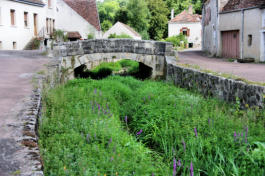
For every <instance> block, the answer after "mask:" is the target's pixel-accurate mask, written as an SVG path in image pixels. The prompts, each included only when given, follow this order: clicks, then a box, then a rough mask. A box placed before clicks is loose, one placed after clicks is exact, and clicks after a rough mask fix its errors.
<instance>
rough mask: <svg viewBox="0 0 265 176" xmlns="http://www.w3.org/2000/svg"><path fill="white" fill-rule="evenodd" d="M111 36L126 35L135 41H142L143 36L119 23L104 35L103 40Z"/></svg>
mask: <svg viewBox="0 0 265 176" xmlns="http://www.w3.org/2000/svg"><path fill="white" fill-rule="evenodd" d="M111 34H116V35H121V34H126V35H129V36H131V37H132V38H133V39H135V40H141V39H142V37H141V35H140V34H139V33H137V32H136V31H135V30H134V29H133V28H131V27H130V26H128V25H126V24H123V23H121V22H119V21H118V22H117V23H115V24H114V25H113V26H112V27H111V28H110V29H109V30H108V31H106V32H105V33H104V34H103V38H105V39H107V38H108V37H109V36H110V35H111Z"/></svg>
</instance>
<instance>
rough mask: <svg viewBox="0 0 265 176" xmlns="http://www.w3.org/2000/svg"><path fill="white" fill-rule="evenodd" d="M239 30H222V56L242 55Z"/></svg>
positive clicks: (233, 56) (235, 56)
mask: <svg viewBox="0 0 265 176" xmlns="http://www.w3.org/2000/svg"><path fill="white" fill-rule="evenodd" d="M239 50H240V46H239V31H238V30H235V31H223V32H222V56H223V57H224V58H234V59H237V58H239V57H240V52H239Z"/></svg>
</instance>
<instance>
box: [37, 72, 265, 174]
mask: <svg viewBox="0 0 265 176" xmlns="http://www.w3.org/2000/svg"><path fill="white" fill-rule="evenodd" d="M264 117H265V112H264V110H259V109H256V110H253V109H252V110H251V109H248V110H240V109H239V105H231V104H227V103H225V102H222V101H219V100H216V99H214V98H204V97H202V96H201V95H199V94H196V93H194V92H190V91H187V90H184V89H181V88H177V87H175V86H174V85H171V84H169V83H165V82H159V81H151V80H145V81H140V80H136V79H135V78H132V77H120V76H109V77H107V78H105V79H102V80H92V79H75V80H72V81H69V82H68V83H67V84H65V85H61V86H59V87H58V88H55V89H53V90H50V91H49V92H45V93H44V95H43V118H42V121H41V122H40V126H39V135H40V139H39V145H40V151H41V155H42V158H43V162H44V173H45V175H49V176H53V175H54V176H63V175H69V176H117V175H119V176H131V175H136V176H153V175H154V176H170V175H173V176H174V175H192V174H194V175H195V176H197V175H209V176H215V175H222V176H223V175H238V176H242V175H249V176H250V175H253V176H259V175H260V176H262V175H264V174H265V164H264V163H265V119H264Z"/></svg>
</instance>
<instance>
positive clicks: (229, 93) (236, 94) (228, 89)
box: [166, 57, 265, 108]
mask: <svg viewBox="0 0 265 176" xmlns="http://www.w3.org/2000/svg"><path fill="white" fill-rule="evenodd" d="M166 67H167V73H166V78H167V80H168V81H173V82H174V84H175V85H177V86H180V87H182V88H187V89H195V90H197V91H198V92H200V93H202V94H203V95H204V96H214V97H217V98H219V99H221V100H224V101H227V102H232V103H235V102H236V100H239V101H240V104H241V107H254V106H257V107H260V108H264V107H265V97H264V96H265V87H263V86H258V85H252V84H247V83H245V82H242V81H236V80H233V79H227V78H224V77H220V76H215V75H213V74H210V73H205V72H201V71H198V70H195V69H191V68H186V67H182V66H179V65H176V61H175V59H174V57H166Z"/></svg>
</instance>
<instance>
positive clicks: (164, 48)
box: [54, 39, 176, 57]
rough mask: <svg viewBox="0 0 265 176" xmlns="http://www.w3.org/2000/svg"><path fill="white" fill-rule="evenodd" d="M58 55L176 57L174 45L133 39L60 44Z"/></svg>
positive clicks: (57, 45)
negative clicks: (117, 54)
mask: <svg viewBox="0 0 265 176" xmlns="http://www.w3.org/2000/svg"><path fill="white" fill-rule="evenodd" d="M54 47H55V48H56V49H55V51H56V53H55V54H56V55H59V56H63V57H65V56H76V55H85V54H94V53H135V54H145V55H157V56H175V55H176V52H175V51H174V50H173V45H172V43H169V42H157V41H149V40H132V39H95V40H83V41H76V42H64V43H58V44H56V45H55V46H54Z"/></svg>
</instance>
